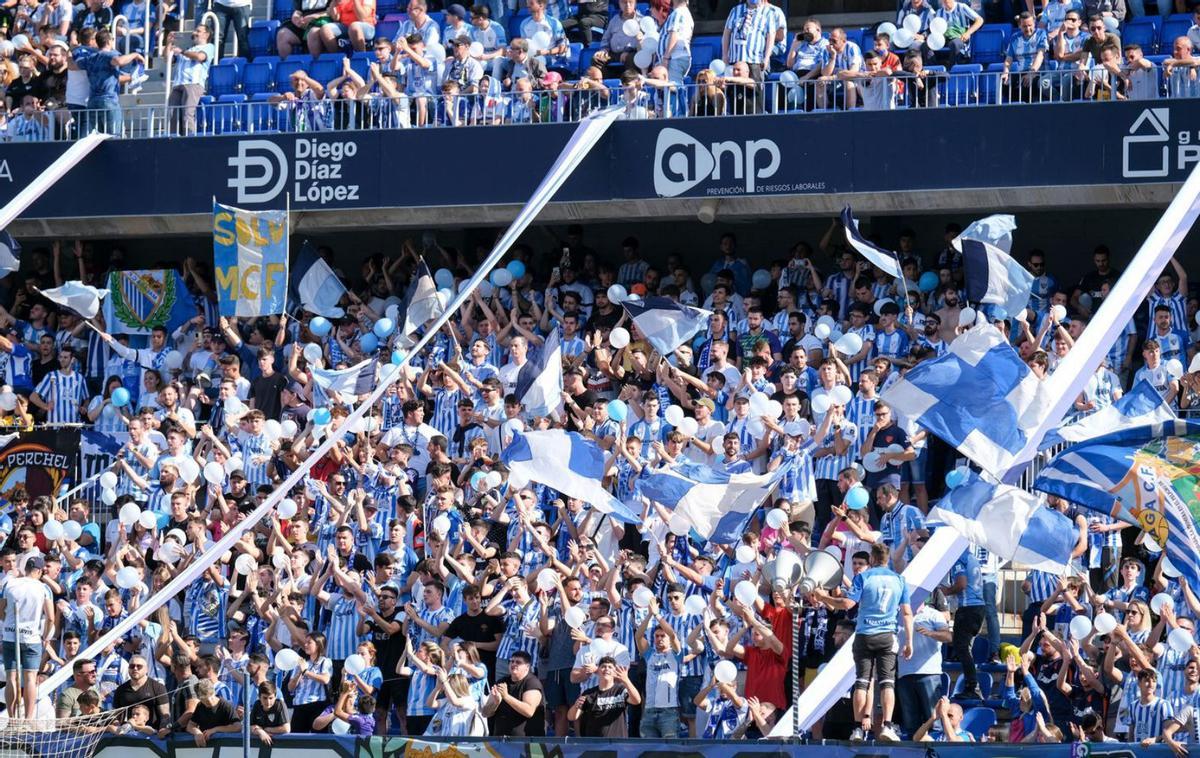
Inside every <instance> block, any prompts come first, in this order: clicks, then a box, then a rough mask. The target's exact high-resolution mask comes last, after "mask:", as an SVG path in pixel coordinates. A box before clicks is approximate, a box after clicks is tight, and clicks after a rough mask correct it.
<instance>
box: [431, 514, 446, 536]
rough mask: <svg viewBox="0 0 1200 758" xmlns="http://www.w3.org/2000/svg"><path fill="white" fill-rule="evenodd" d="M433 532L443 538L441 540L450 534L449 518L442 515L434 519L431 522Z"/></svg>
mask: <svg viewBox="0 0 1200 758" xmlns="http://www.w3.org/2000/svg"><path fill="white" fill-rule="evenodd" d="M433 531H434V532H436V533H437V535H438V536H439V537H443V538H444V537H445V536H446V535H447V534H449V533H450V517H449V516H447V515H446V514H444V513H443V514H442V515H440V516H438V517H437V518H435V519H434V520H433Z"/></svg>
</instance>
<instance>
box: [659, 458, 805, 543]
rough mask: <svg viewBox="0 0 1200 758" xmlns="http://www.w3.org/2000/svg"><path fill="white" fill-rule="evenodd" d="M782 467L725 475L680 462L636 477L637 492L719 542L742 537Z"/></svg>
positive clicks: (777, 479) (768, 494) (773, 485)
mask: <svg viewBox="0 0 1200 758" xmlns="http://www.w3.org/2000/svg"><path fill="white" fill-rule="evenodd" d="M782 474H783V470H782V469H780V470H779V471H776V472H774V473H771V474H727V473H723V472H720V471H714V470H713V469H711V468H709V467H708V466H701V465H699V464H696V463H679V464H676V465H674V466H671V467H670V468H664V469H659V470H657V471H655V472H654V473H652V474H650V475H649V476H646V477H644V478H642V479H639V480H638V482H637V492H638V494H640V495H641V496H642V497H645V498H647V499H649V500H653V501H654V502H656V503H659V504H661V505H663V506H666V507H667V508H671V509H673V510H674V511H675V512H676V513H682V514H683V515H684V516H686V517H687V519H688V522H689V523H690V524H691V525H692V529H694V530H695V531H696V533H697V534H699V535H700V536H701V537H704V538H705V539H707V540H709V541H711V542H714V543H716V544H718V545H730V544H733V543H735V542H737V541H739V540H740V539H741V538H742V534H743V533H744V532H745V530H746V522H747V521H748V520H749V519H750V516H751V515H752V514H753V513H754V511H755V509H757V508H758V506H760V505H762V503H763V501H764V500H766V499H767V497H768V496H770V494H771V491H772V490H773V489H774V488H775V484H776V483H777V482H778V481H779V479H780V478H782Z"/></svg>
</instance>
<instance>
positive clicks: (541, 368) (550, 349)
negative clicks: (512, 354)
mask: <svg viewBox="0 0 1200 758" xmlns="http://www.w3.org/2000/svg"><path fill="white" fill-rule="evenodd" d="M562 391H563V364H562V345H561V344H560V343H559V339H558V330H557V329H551V330H550V336H548V337H546V342H545V344H544V345H542V349H541V350H540V351H539V352H538V360H537V361H525V365H524V366H522V367H521V370H520V371H519V372H518V373H517V386H516V388H515V389H514V390H513V394H514V395H516V396H517V399H518V400H520V401H521V405H523V406H525V413H526V415H527V416H528V417H529V418H533V417H535V416H555V417H557V416H558V414H559V413H560V412H561V411H562V408H563V399H562Z"/></svg>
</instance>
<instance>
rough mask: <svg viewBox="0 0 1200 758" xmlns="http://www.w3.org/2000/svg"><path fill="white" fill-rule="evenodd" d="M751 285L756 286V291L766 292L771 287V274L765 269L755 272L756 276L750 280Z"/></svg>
mask: <svg viewBox="0 0 1200 758" xmlns="http://www.w3.org/2000/svg"><path fill="white" fill-rule="evenodd" d="M750 283H751V284H753V285H754V289H756V290H765V289H766V288H767V287H770V286H771V272H770V271H767V270H766V269H765V268H760V269H759V270H758V271H755V272H754V276H753V278H752V279H751V280H750Z"/></svg>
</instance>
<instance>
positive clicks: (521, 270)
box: [504, 261, 525, 279]
mask: <svg viewBox="0 0 1200 758" xmlns="http://www.w3.org/2000/svg"><path fill="white" fill-rule="evenodd" d="M504 268H506V269H508V273H510V274H512V277H513V279H520V278H521V277H523V276H525V264H524V263H521V262H520V261H509V263H508V265H507V266H505V267H504Z"/></svg>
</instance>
